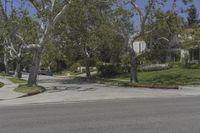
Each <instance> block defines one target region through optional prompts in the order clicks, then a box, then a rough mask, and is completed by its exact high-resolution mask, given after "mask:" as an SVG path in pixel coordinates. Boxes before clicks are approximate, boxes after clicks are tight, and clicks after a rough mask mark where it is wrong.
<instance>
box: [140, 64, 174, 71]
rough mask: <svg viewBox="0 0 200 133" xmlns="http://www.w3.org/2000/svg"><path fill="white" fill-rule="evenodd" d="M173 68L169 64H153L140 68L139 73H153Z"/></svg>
mask: <svg viewBox="0 0 200 133" xmlns="http://www.w3.org/2000/svg"><path fill="white" fill-rule="evenodd" d="M169 68H172V65H169V64H152V65H147V66H139V67H138V71H140V72H151V71H161V70H166V69H169Z"/></svg>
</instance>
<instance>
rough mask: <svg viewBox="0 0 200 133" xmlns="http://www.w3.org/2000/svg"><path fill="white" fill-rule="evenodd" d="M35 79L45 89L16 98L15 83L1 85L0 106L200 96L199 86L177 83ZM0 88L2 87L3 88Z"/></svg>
mask: <svg viewBox="0 0 200 133" xmlns="http://www.w3.org/2000/svg"><path fill="white" fill-rule="evenodd" d="M23 78H24V79H27V75H23ZM4 81H6V82H9V81H8V80H6V79H4ZM1 82H2V80H1ZM9 83H10V82H9ZM38 83H39V85H41V86H43V87H45V88H46V91H45V92H44V93H41V94H38V95H34V96H29V97H23V98H16V97H19V96H22V95H21V94H18V93H16V92H14V91H13V89H14V88H15V87H16V85H15V84H14V85H13V84H12V83H11V84H10V85H9V84H8V85H9V86H7V87H6V86H5V87H6V88H7V89H6V88H5V90H6V92H4V93H2V94H0V99H2V98H1V95H2V97H4V99H8V100H2V101H0V106H2V105H3V106H8V105H14V104H15V105H16V104H45V103H60V102H64V103H68V102H80V101H94V100H95V101H96V100H108V99H109V100H110V99H127V98H174V97H187V96H200V87H199V86H183V87H180V88H181V89H180V90H159V89H148V88H146V89H145V88H144V89H141V88H130V87H120V86H112V85H106V84H97V83H88V82H83V81H77V80H72V79H69V78H66V77H49V76H39V80H38ZM9 87H10V89H9ZM1 89H2V90H3V88H1ZM0 93H1V91H0ZM12 98H16V99H12Z"/></svg>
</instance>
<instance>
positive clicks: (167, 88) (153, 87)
mask: <svg viewBox="0 0 200 133" xmlns="http://www.w3.org/2000/svg"><path fill="white" fill-rule="evenodd" d="M128 86H129V87H137V88H150V89H163V90H178V89H179V87H178V86H160V85H134V84H129V85H128Z"/></svg>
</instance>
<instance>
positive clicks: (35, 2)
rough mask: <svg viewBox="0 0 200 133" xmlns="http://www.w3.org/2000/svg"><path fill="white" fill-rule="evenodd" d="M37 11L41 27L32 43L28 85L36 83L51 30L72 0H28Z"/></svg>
mask: <svg viewBox="0 0 200 133" xmlns="http://www.w3.org/2000/svg"><path fill="white" fill-rule="evenodd" d="M29 2H30V3H31V4H32V6H33V7H34V8H35V9H36V11H37V18H36V20H37V22H38V24H39V25H40V27H41V29H40V32H39V34H38V39H37V41H36V42H35V45H34V48H33V49H34V55H33V60H32V66H31V70H30V74H29V78H28V85H29V86H32V85H34V84H36V83H37V75H38V71H39V67H40V62H41V57H42V53H43V49H44V47H45V45H46V44H47V43H48V41H49V39H50V36H51V31H52V29H53V28H54V27H55V26H56V24H57V22H58V21H59V19H60V18H61V16H62V15H63V13H64V12H65V10H66V9H67V8H68V6H69V5H70V4H71V2H72V0H29Z"/></svg>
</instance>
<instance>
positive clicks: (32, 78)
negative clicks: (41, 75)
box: [28, 48, 42, 86]
mask: <svg viewBox="0 0 200 133" xmlns="http://www.w3.org/2000/svg"><path fill="white" fill-rule="evenodd" d="M41 56H42V50H41V49H39V48H38V49H36V50H35V52H34V55H33V61H32V66H31V70H30V73H29V78H28V85H29V86H33V85H36V84H37V76H38V71H39V67H40V61H41Z"/></svg>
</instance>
